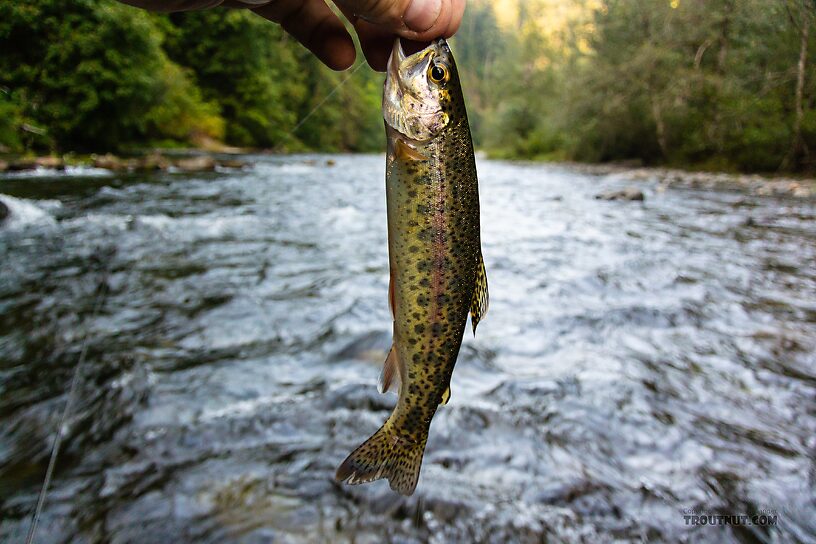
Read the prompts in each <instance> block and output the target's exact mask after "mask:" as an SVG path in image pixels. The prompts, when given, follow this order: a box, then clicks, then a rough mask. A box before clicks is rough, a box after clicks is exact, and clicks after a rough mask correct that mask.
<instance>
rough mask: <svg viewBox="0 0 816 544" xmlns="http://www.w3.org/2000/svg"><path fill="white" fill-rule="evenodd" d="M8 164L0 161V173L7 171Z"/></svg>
mask: <svg viewBox="0 0 816 544" xmlns="http://www.w3.org/2000/svg"><path fill="white" fill-rule="evenodd" d="M8 167H9V164H8V163H7V162H6V161H0V172H5V171H6V170H8Z"/></svg>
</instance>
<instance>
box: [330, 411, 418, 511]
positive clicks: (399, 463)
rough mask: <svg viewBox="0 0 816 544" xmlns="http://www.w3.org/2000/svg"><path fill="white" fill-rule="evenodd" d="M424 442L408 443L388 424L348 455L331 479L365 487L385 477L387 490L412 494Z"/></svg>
mask: <svg viewBox="0 0 816 544" xmlns="http://www.w3.org/2000/svg"><path fill="white" fill-rule="evenodd" d="M424 452H425V439H423V440H422V441H421V442H419V443H415V442H411V441H409V440H407V439H405V438H402V437H400V436H399V435H397V434H396V433H395V432H394V431H393V430H392V429H391V426H390V424H389V423H388V422H386V423H385V425H383V426H382V427H381V428H380V430H379V431H377V432H376V433H374V436H372V437H371V438H369V439H368V440H366V441H365V442H364V443H363V444H362V445H361V446H360V447H358V448H357V449H356V450H354V451H353V452H351V455H349V456H348V457H347V458H346V460H345V461H343V464H342V465H340V468H338V469H337V474H335V479H336V480H337V481H338V482H347V483H349V484H352V485H354V484H365V483H368V482H373V481H374V480H379V479H380V478H387V479H388V483H389V484H390V485H391V489H393V490H394V491H397V492H399V493H402V494H403V495H413V493H414V489H416V485H417V481H418V480H419V469H420V467H421V466H422V455H423V454H424Z"/></svg>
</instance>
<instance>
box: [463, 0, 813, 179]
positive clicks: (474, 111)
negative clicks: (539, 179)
mask: <svg viewBox="0 0 816 544" xmlns="http://www.w3.org/2000/svg"><path fill="white" fill-rule="evenodd" d="M516 4H517V6H518V7H519V16H518V19H517V21H516V24H515V25H510V26H507V25H505V26H504V27H502V26H501V25H499V24H498V22H497V20H496V15H497V13H496V9H495V7H494V6H495V4H493V3H492V2H487V1H486V0H481V1H480V0H474V1H473V2H472V3H471V4H470V5H469V10H468V12H467V13H466V18H465V21H464V22H463V24H462V30H461V31H460V34H459V35H457V38H456V52H457V55H458V58H459V59H460V62H459V64H460V71H461V72H463V73H465V74H472V76H468V77H466V80H465V83H466V90H467V92H468V98H469V108H470V115H471V118H472V119H475V123H473V124H474V125H475V127H476V130H475V131H474V132H475V137H476V141H477V143H478V144H479V145H481V146H483V147H485V148H487V149H488V150H491V151H492V152H493V154H496V155H499V156H503V157H517V158H541V157H545V158H550V157H556V158H563V157H566V158H570V159H575V160H581V161H624V160H627V161H628V160H633V159H634V160H638V161H642V162H645V163H647V164H649V163H651V164H655V163H668V164H675V165H690V166H701V165H703V166H709V167H717V168H726V169H742V170H751V171H773V170H777V169H779V168H780V167H785V166H787V167H794V166H796V167H799V168H808V167H810V168H814V167H816V161H814V158H816V157H814V154H816V116H814V114H813V109H814V108H816V77H814V76H813V74H814V73H816V72H814V70H813V64H814V55H816V51H814V41H816V28H814V25H815V24H816V22H814V9H816V4H814V3H813V2H812V0H774V1H773V2H766V1H764V0H601V1H600V2H594V1H593V2H590V1H589V0H564V1H563V2H560V3H559V2H553V1H550V0H528V1H525V2H517V3H516ZM502 5H504V6H507V5H508V3H507V2H504V3H503V4H502ZM564 6H577V8H578V9H576V11H575V13H576V14H577V15H576V16H574V17H572V18H571V19H570V20H569V21H568V22H567V24H566V25H565V26H564V28H563V29H562V31H561V32H560V33H555V34H553V33H551V32H550V33H548V32H547V31H546V30H547V29H546V24H536V23H537V22H541V21H547V20H548V18H549V17H550V16H551V15H552V14H553V13H554V12H557V11H558V9H559V8H562V7H564ZM581 8H582V9H581ZM806 27H807V28H808V29H809V30H810V38H809V40H808V41H807V42H806V43H805V45H806V48H805V51H806V53H807V62H806V65H805V67H804V68H805V70H804V88H803V101H802V108H803V115H802V119H801V123H800V125H801V141H802V144H803V145H799V146H797V144H796V135H795V129H794V127H795V118H796V83H797V75H798V73H799V68H798V61H799V57H800V54H801V52H802V44H803V36H804V34H803V32H804V30H803V29H805V28H806ZM466 32H473V34H475V35H468V34H465V35H464V36H463V35H462V33H466ZM808 150H810V155H809V157H810V161H811V162H810V163H808V162H807V160H808V155H807V154H806V152H807V151H808ZM792 156H796V160H790V159H791V157H792Z"/></svg>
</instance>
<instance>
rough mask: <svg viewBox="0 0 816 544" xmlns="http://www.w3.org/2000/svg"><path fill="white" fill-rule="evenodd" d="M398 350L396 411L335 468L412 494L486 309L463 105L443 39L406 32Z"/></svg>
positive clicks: (395, 139)
mask: <svg viewBox="0 0 816 544" xmlns="http://www.w3.org/2000/svg"><path fill="white" fill-rule="evenodd" d="M383 117H384V119H385V131H386V135H387V138H388V155H387V163H386V194H387V200H388V202H387V208H388V253H389V264H390V268H391V283H390V289H389V302H390V305H391V312H392V315H393V319H394V323H393V325H394V334H393V338H394V340H393V345H392V347H391V350H390V351H389V353H388V357H387V358H386V361H385V365H384V367H383V371H382V374H381V375H380V384H379V389H380V392H385V391H388V390H389V389H390V388H391V387H398V395H399V397H398V400H397V405H396V407H395V408H394V411H393V413H392V414H391V416H390V417H389V418H388V419H387V420H386V422H385V423H384V424H383V426H382V427H381V428H380V430H378V431H377V432H376V433H374V435H373V436H372V437H371V438H369V439H368V440H367V441H366V442H364V443H363V444H362V445H361V446H360V447H358V448H357V449H356V450H354V451H353V452H352V453H351V455H349V456H348V458H346V460H345V461H344V462H343V464H342V465H340V468H338V469H337V475H336V478H337V480H338V481H347V482H348V483H350V484H361V483H366V482H371V481H374V480H378V479H380V478H387V479H388V482H389V484H390V485H391V489H393V490H395V491H398V492H400V493H402V494H403V495H411V494H412V493H413V492H414V489H415V488H416V485H417V480H418V479H419V469H420V466H421V465H422V455H423V453H424V451H425V443H426V442H427V439H428V429H429V427H430V424H431V419H432V418H433V416H434V414H435V413H436V409H437V408H438V407H439V405H440V404H446V403H447V401H448V399H449V398H450V380H451V374H452V372H453V366H454V365H455V364H456V357H457V356H458V354H459V347H460V345H461V344H462V335H463V333H464V330H465V324H466V322H467V315H468V312H470V315H471V323H472V325H473V333H474V334H476V325H477V324H478V323H479V320H480V319H482V317H484V315H485V313H486V312H487V302H488V297H487V277H486V275H485V269H484V263H483V261H482V251H481V242H480V239H479V190H478V184H477V180H476V163H475V161H474V157H473V143H472V141H471V138H470V128H469V126H468V119H467V113H466V112H465V102H464V99H463V97H462V89H461V86H460V83H459V75H458V73H457V71H456V64H455V63H454V61H453V55H452V54H451V51H450V48H449V47H448V44H447V43H446V42H445V40H439V41H436V42H434V43H432V44H431V45H429V46H428V47H426V48H425V49H423V50H422V51H419V52H417V53H415V54H413V55H410V56H406V55H405V53H404V52H403V50H402V46H401V44H400V42H399V39H397V40H396V41H395V43H394V49H393V51H392V52H391V58H390V59H389V61H388V73H387V75H386V79H385V88H384V92H383Z"/></svg>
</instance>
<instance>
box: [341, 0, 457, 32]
mask: <svg viewBox="0 0 816 544" xmlns="http://www.w3.org/2000/svg"><path fill="white" fill-rule="evenodd" d="M335 3H336V4H338V6H339V7H340V8H342V9H343V11H344V12H345V13H351V14H352V15H353V16H354V17H357V18H360V19H362V20H364V21H367V22H369V23H372V24H374V25H377V26H379V27H381V28H382V29H383V30H387V31H390V32H393V33H395V34H399V35H401V36H403V37H405V38H410V39H432V38H436V37H439V36H442V35H443V34H445V33H446V32H447V31H448V26H449V25H450V22H451V11H452V9H451V0H335Z"/></svg>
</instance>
